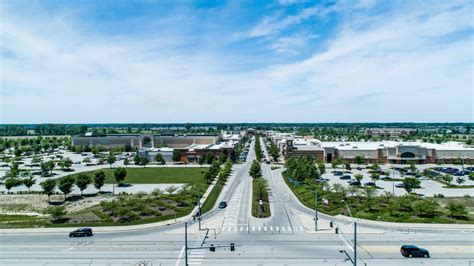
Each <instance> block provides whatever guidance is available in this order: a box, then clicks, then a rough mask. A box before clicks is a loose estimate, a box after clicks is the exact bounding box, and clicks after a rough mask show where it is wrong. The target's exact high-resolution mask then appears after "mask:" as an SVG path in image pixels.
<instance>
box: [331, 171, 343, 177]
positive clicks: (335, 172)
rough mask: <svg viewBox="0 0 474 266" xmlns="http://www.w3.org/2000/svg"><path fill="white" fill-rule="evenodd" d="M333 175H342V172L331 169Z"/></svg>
mask: <svg viewBox="0 0 474 266" xmlns="http://www.w3.org/2000/svg"><path fill="white" fill-rule="evenodd" d="M332 173H333V174H334V175H335V176H342V175H344V173H343V172H342V171H333V172H332Z"/></svg>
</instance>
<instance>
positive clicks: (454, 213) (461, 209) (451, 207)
mask: <svg viewBox="0 0 474 266" xmlns="http://www.w3.org/2000/svg"><path fill="white" fill-rule="evenodd" d="M447 208H448V211H449V216H451V217H453V218H455V219H467V215H468V211H467V209H466V207H465V206H464V205H462V204H459V203H455V202H450V203H449V204H448V207H447Z"/></svg>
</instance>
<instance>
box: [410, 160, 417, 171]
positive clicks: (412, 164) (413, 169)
mask: <svg viewBox="0 0 474 266" xmlns="http://www.w3.org/2000/svg"><path fill="white" fill-rule="evenodd" d="M408 164H409V165H410V171H411V172H416V170H417V169H416V165H415V161H408Z"/></svg>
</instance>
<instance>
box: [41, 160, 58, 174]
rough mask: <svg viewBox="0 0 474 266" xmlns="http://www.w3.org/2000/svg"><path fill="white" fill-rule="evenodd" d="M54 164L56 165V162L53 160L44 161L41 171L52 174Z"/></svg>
mask: <svg viewBox="0 0 474 266" xmlns="http://www.w3.org/2000/svg"><path fill="white" fill-rule="evenodd" d="M54 166H56V163H55V162H54V161H53V160H51V161H47V162H42V163H41V165H40V167H41V172H43V174H46V173H47V174H49V175H51V174H52V173H53V169H54Z"/></svg>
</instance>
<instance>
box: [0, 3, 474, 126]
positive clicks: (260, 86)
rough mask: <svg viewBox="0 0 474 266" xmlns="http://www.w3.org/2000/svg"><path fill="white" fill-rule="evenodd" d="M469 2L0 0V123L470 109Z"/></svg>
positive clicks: (279, 118) (419, 117)
mask: <svg viewBox="0 0 474 266" xmlns="http://www.w3.org/2000/svg"><path fill="white" fill-rule="evenodd" d="M473 26H474V22H473V4H472V2H471V1H371V0H360V1H349V0H348V1H304V0H303V1H298V0H280V1H21V0H20V1H18V0H16V1H1V2H0V60H1V61H0V104H1V107H0V123H87V122H89V123H96V122H97V123H100V122H137V123H139V122H365V121H368V122H370V121H374V122H378V121H380V122H382V121H389V122H390V121H393V122H397V121H413V122H431V121H440V122H443V121H446V122H452V121H466V122H473V120H474V118H473V117H474V107H473V105H474V104H473V74H474V71H473V55H474V48H473Z"/></svg>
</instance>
